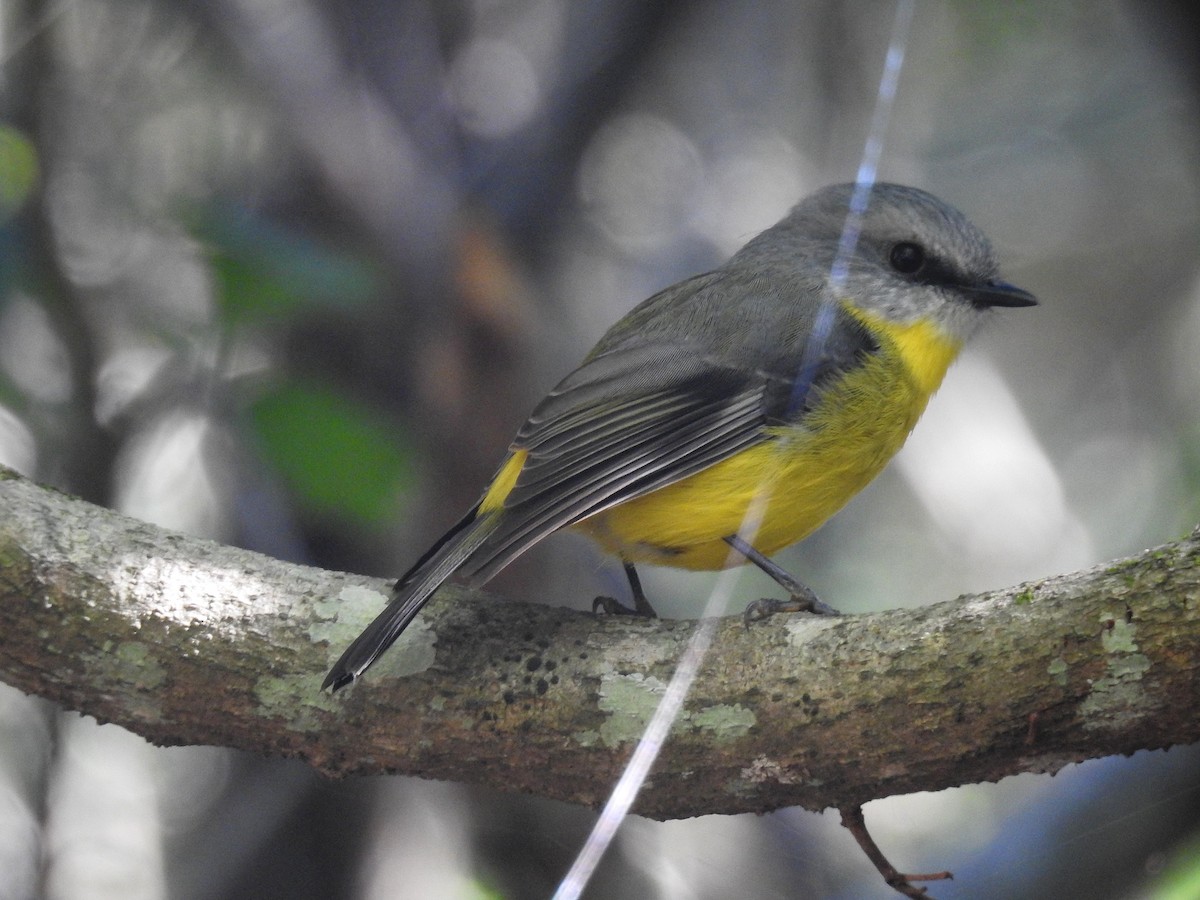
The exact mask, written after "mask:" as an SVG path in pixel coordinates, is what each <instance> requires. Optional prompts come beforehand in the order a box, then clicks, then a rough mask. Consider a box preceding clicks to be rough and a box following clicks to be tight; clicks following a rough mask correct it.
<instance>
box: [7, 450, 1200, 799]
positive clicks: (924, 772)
mask: <svg viewBox="0 0 1200 900" xmlns="http://www.w3.org/2000/svg"><path fill="white" fill-rule="evenodd" d="M0 510H2V511H3V512H2V518H0V678H2V679H3V680H4V681H6V682H8V683H9V684H12V685H15V686H16V687H18V688H20V689H22V690H24V691H28V692H30V693H34V694H38V695H40V696H42V697H46V698H49V699H51V700H54V701H56V702H58V703H61V704H63V705H64V706H67V707H70V708H73V709H78V710H81V711H83V712H85V713H88V714H90V715H93V716H95V717H96V718H97V719H100V720H101V721H112V722H116V723H118V724H120V725H122V726H124V727H125V728H128V729H130V730H131V731H135V732H137V733H139V734H141V735H144V736H145V737H146V738H148V739H150V740H151V741H154V742H155V743H160V744H218V745H224V746H229V747H238V748H241V749H244V750H250V751H253V752H256V753H264V754H275V755H283V756H298V757H302V758H304V759H306V760H308V761H309V762H310V763H311V764H312V765H313V766H315V767H316V768H318V769H319V770H321V771H322V772H325V773H327V774H330V775H344V774H348V773H371V772H400V773H405V774H410V775H420V776H425V777H430V778H441V779H450V780H456V781H469V782H475V783H483V784H489V785H492V786H494V787H498V788H501V789H503V790H510V791H514V790H515V791H523V792H528V793H534V794H540V795H542V796H546V797H554V798H558V799H561V800H568V801H571V802H575V803H582V804H586V805H589V806H595V805H598V804H599V803H601V802H602V801H603V799H604V798H605V796H606V794H607V792H608V789H609V786H610V785H611V783H612V782H613V780H614V779H615V778H616V777H617V776H618V773H619V771H620V768H621V766H622V765H623V764H624V762H625V760H626V758H627V757H628V755H629V753H630V750H631V748H632V743H633V742H634V741H635V740H636V738H637V737H638V735H639V734H640V731H641V727H642V725H643V723H644V722H645V721H646V718H647V717H648V716H649V715H650V713H651V712H652V710H653V708H654V706H655V704H656V703H657V701H658V699H659V697H660V692H661V690H662V688H663V686H664V685H665V684H666V682H667V681H668V679H669V678H670V676H671V673H672V670H673V667H674V665H675V661H676V660H677V659H678V658H679V655H680V652H681V650H682V649H683V647H684V645H685V644H686V642H687V640H688V638H689V637H690V635H691V632H692V623H691V622H687V621H668V620H658V621H646V620H638V619H632V618H623V617H622V618H597V617H595V616H592V615H590V614H587V613H581V612H575V611H571V610H566V609H555V608H548V607H543V606H535V605H528V604H523V603H514V602H501V601H497V600H496V599H495V598H492V597H489V596H487V595H484V594H479V593H469V592H465V591H462V590H459V589H455V588H448V589H445V590H443V591H442V592H441V594H440V595H439V599H438V600H436V601H435V602H433V603H432V604H431V605H430V606H429V607H428V608H427V609H426V611H425V613H423V614H422V616H420V617H419V618H418V619H417V621H416V622H415V623H414V624H413V626H411V627H410V628H409V630H408V631H407V632H406V633H405V635H404V636H403V638H402V639H401V641H400V642H399V643H398V644H397V646H396V647H394V648H393V649H392V650H391V651H390V652H389V653H388V654H387V655H386V656H385V657H384V658H383V660H382V661H381V662H380V663H379V664H378V665H377V666H375V667H374V668H373V669H372V670H371V672H370V673H369V674H368V676H367V677H366V679H365V680H364V681H363V682H362V683H360V684H357V685H355V686H354V687H353V688H351V689H349V690H347V691H344V692H342V693H340V694H338V695H336V696H331V695H329V694H327V693H322V692H320V691H318V689H317V688H318V685H319V684H320V683H321V678H322V676H323V675H324V673H325V670H326V668H327V667H328V666H329V664H330V663H331V662H332V661H333V659H334V657H335V656H336V655H337V654H338V653H339V652H340V651H341V650H342V649H343V648H344V647H345V645H346V643H347V642H348V641H350V640H351V639H352V638H353V637H354V636H355V634H357V632H358V631H359V629H360V628H361V627H362V626H364V625H365V624H366V623H367V621H368V620H369V619H370V618H371V617H372V615H373V614H374V613H375V612H376V611H377V610H378V608H379V605H380V604H382V603H383V601H384V596H383V594H384V592H385V590H386V584H385V582H382V581H379V580H377V579H370V578H365V577H360V576H351V575H342V574H338V573H332V572H323V571H319V570H316V569H311V568H305V567H302V566H295V565H289V564H286V563H282V562H279V561H277V560H273V559H269V558H266V557H263V556H259V555H257V554H254V553H249V552H246V551H243V550H238V549H235V548H231V547H223V546H219V545H217V544H214V543H212V542H209V541H203V540H196V539H193V538H189V537H185V536H183V535H179V534H174V533H171V532H167V531H164V530H162V529H159V528H156V527H154V526H151V525H147V524H145V523H142V522H137V521H134V520H131V519H128V518H125V517H123V516H120V515H117V514H115V513H112V512H110V511H108V510H105V509H101V508H99V507H96V506H92V505H89V504H87V503H84V502H82V501H80V500H77V499H75V498H72V497H68V496H65V495H62V494H59V493H56V492H54V491H50V490H46V489H44V488H41V487H38V486H36V485H34V484H32V483H30V482H29V481H26V480H25V479H22V478H20V477H19V476H17V475H16V474H15V473H13V472H11V471H10V470H6V469H0ZM1198 704H1200V531H1198V532H1197V533H1193V534H1192V535H1191V536H1190V537H1189V538H1188V539H1186V540H1184V541H1181V542H1179V543H1175V544H1167V545H1164V546H1162V547H1159V548H1156V549H1154V550H1151V551H1147V552H1145V553H1143V554H1142V555H1140V556H1138V557H1136V558H1132V559H1129V560H1124V561H1121V562H1118V563H1115V564H1110V565H1107V566H1102V567H1098V568H1095V569H1091V570H1089V571H1085V572H1079V573H1076V574H1072V575H1065V576H1061V577H1057V578H1050V579H1046V580H1043V581H1038V582H1033V583H1030V584H1027V585H1023V586H1020V587H1017V588H1011V589H1008V590H1003V591H995V592H991V593H988V594H983V595H979V596H969V597H962V598H959V599H957V600H954V601H950V602H944V603H937V604H934V605H932V606H928V607H924V608H920V609H909V610H896V611H891V612H884V613H878V614H873V615H862V616H852V617H846V618H841V619H832V620H830V619H824V618H815V617H811V616H806V615H796V616H779V617H776V618H775V619H772V620H770V621H768V622H765V623H761V624H756V625H755V626H754V627H753V628H751V629H749V630H747V629H746V628H745V627H744V626H743V625H742V622H741V619H740V617H735V618H731V619H729V620H726V621H723V622H721V623H720V626H719V628H718V631H717V635H716V638H715V641H714V644H713V648H712V651H711V652H710V653H709V655H708V658H707V660H706V663H705V667H704V670H703V672H702V673H701V675H700V677H699V678H698V679H697V682H696V685H695V687H694V689H693V691H692V694H691V696H690V698H689V699H688V702H687V704H686V706H685V715H684V717H683V718H682V720H681V721H680V722H678V723H677V724H676V726H675V728H674V730H673V731H672V734H671V740H669V741H668V742H667V744H666V746H665V747H664V749H663V752H662V755H661V756H660V758H659V761H658V764H657V766H656V768H655V770H654V773H653V775H652V778H651V781H650V782H649V783H648V784H647V785H646V787H645V788H644V789H643V791H642V793H641V795H640V797H639V800H638V804H637V807H636V808H637V811H638V812H640V813H642V814H644V815H648V816H653V817H656V818H672V817H681V816H694V815H700V814H705V813H734V812H744V811H761V810H770V809H776V808H779V807H783V806H793V805H802V806H806V807H808V808H810V809H821V808H824V807H829V806H836V807H839V808H842V809H845V808H848V807H852V806H854V805H855V804H859V803H863V802H866V801H867V800H870V799H873V798H876V797H882V796H886V795H890V794H899V793H908V792H912V791H919V790H930V791H932V790H939V789H941V788H945V787H949V786H952V785H959V784H964V783H969V782H978V781H991V780H995V779H998V778H1000V777H1003V776H1005V775H1011V774H1015V773H1017V772H1053V771H1056V770H1057V769H1059V768H1061V767H1062V766H1063V765H1066V764H1067V763H1070V762H1075V761H1079V760H1082V759H1088V758H1093V757H1100V756H1106V755H1111V754H1116V753H1132V752H1133V751H1135V750H1139V749H1144V748H1158V747H1165V746H1169V745H1171V744H1177V743H1190V742H1194V741H1196V740H1197V739H1200V715H1198V714H1197V712H1198V711H1197V706H1198Z"/></svg>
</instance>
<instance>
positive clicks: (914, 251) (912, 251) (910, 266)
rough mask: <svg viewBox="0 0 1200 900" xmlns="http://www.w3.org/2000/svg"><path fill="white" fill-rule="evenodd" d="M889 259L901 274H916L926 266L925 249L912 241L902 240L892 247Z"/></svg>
mask: <svg viewBox="0 0 1200 900" xmlns="http://www.w3.org/2000/svg"><path fill="white" fill-rule="evenodd" d="M888 261H889V262H890V263H891V264H892V268H893V269H895V270H896V271H897V272H899V273H900V274H901V275H916V274H917V273H918V272H920V271H921V269H923V268H925V250H924V248H923V247H922V246H921V245H920V244H914V243H913V242H912V241H901V242H900V243H898V244H897V245H896V246H894V247H893V248H892V252H891V254H889V256H888Z"/></svg>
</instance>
